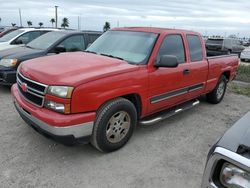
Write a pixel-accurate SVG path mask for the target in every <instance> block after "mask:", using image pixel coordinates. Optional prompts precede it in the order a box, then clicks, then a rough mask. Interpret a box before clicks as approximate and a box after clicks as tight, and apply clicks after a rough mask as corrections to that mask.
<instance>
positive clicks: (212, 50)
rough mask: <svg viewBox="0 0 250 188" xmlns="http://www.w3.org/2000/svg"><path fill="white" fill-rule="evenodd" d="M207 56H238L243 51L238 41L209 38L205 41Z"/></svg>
mask: <svg viewBox="0 0 250 188" xmlns="http://www.w3.org/2000/svg"><path fill="white" fill-rule="evenodd" d="M206 49H207V54H208V55H209V56H214V55H224V54H231V53H232V54H238V55H240V53H241V51H242V50H244V46H243V45H241V42H240V40H238V39H233V38H225V39H223V38H209V39H208V40H207V41H206Z"/></svg>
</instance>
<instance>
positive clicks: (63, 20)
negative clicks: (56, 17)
mask: <svg viewBox="0 0 250 188" xmlns="http://www.w3.org/2000/svg"><path fill="white" fill-rule="evenodd" d="M61 27H63V28H64V29H65V27H69V20H68V18H63V19H62V24H61Z"/></svg>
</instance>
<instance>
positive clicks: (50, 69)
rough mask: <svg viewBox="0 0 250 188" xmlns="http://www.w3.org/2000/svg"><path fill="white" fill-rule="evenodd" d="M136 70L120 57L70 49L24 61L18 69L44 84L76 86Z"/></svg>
mask: <svg viewBox="0 0 250 188" xmlns="http://www.w3.org/2000/svg"><path fill="white" fill-rule="evenodd" d="M138 69H139V66H137V65H131V64H128V63H127V62H126V61H123V60H119V59H115V58H110V57H106V56H101V55H96V54H90V53H84V52H74V53H63V54H59V55H53V56H46V57H41V58H37V59H33V60H29V61H25V62H24V63H22V64H21V66H20V69H19V71H20V72H21V73H22V74H23V75H24V76H26V77H28V78H30V79H32V80H34V81H37V82H40V83H44V84H47V85H67V86H78V85H80V84H84V83H87V82H90V81H93V80H97V79H101V78H104V77H107V76H112V75H116V74H121V73H125V72H130V71H135V70H138Z"/></svg>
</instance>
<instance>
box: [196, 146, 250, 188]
mask: <svg viewBox="0 0 250 188" xmlns="http://www.w3.org/2000/svg"><path fill="white" fill-rule="evenodd" d="M221 160H224V161H226V162H229V163H231V164H233V165H236V166H237V167H240V168H242V169H244V170H246V171H250V160H249V159H247V158H245V157H243V156H241V155H239V154H237V153H234V152H232V151H230V150H227V149H224V148H221V147H217V148H215V150H214V152H213V154H212V155H211V156H210V158H209V160H208V161H207V165H206V168H205V171H204V175H203V180H202V186H201V187H202V188H219V187H218V186H217V185H216V184H215V183H214V182H213V174H214V172H215V168H216V166H217V164H218V162H219V161H221Z"/></svg>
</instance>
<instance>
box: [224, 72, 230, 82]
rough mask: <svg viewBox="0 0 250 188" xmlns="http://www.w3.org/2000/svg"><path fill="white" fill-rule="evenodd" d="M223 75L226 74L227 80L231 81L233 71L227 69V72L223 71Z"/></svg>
mask: <svg viewBox="0 0 250 188" xmlns="http://www.w3.org/2000/svg"><path fill="white" fill-rule="evenodd" d="M222 75H224V76H225V77H226V78H227V81H229V79H230V75H231V72H230V71H225V72H223V73H222Z"/></svg>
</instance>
